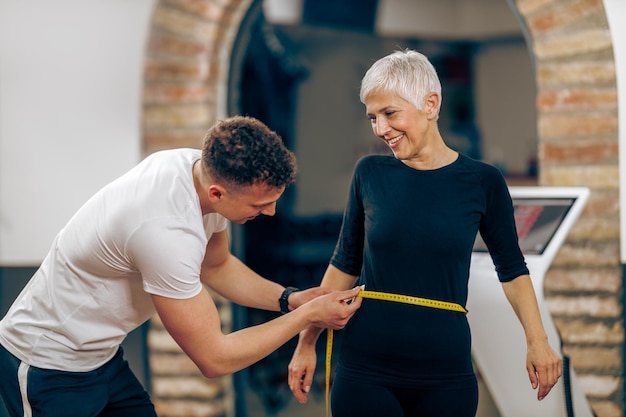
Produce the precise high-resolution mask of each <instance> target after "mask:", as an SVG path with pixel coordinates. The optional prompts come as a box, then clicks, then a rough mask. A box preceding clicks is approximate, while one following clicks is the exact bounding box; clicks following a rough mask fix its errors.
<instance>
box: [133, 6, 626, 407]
mask: <svg viewBox="0 0 626 417" xmlns="http://www.w3.org/2000/svg"><path fill="white" fill-rule="evenodd" d="M252 1H253V0H159V1H158V2H157V5H156V7H155V10H154V13H153V18H152V29H151V34H150V42H149V45H148V51H147V63H146V68H145V91H144V120H143V135H144V153H145V154H148V153H151V152H153V151H155V150H159V149H165V148H173V147H181V146H190V147H199V146H200V142H201V139H202V137H203V136H204V132H205V131H206V128H207V127H208V126H209V125H210V124H212V123H213V122H214V121H215V120H217V118H218V117H221V116H223V115H224V114H225V112H226V88H227V79H228V73H229V70H230V68H229V62H230V54H231V52H232V47H233V42H234V38H235V36H236V34H237V31H238V29H239V26H240V24H241V21H242V18H243V16H244V14H245V13H246V11H247V10H248V9H249V8H250V6H251V4H252ZM255 1H256V0H255ZM503 1H504V0H503ZM509 2H510V3H511V4H512V5H513V7H514V8H515V9H516V11H517V12H518V13H519V16H520V19H521V20H522V22H523V25H525V27H526V29H527V32H528V34H529V36H528V40H529V43H530V45H529V48H530V53H531V54H532V55H533V58H534V60H535V63H536V66H535V69H536V77H537V91H538V94H537V110H538V126H537V130H538V136H539V142H540V143H539V150H540V154H539V167H540V177H539V183H540V185H543V186H586V187H589V188H590V189H591V197H590V201H589V203H588V205H587V207H586V209H585V211H584V213H583V214H582V216H581V218H580V220H579V221H578V222H577V224H576V225H575V226H574V228H573V229H572V231H571V233H570V236H569V237H568V240H567V242H566V243H565V244H564V246H563V248H562V250H561V251H560V252H559V254H558V255H557V257H556V258H555V261H554V263H553V265H552V268H551V269H550V271H549V272H548V274H547V276H546V284H545V285H546V288H545V293H546V296H547V299H548V303H549V307H550V309H551V311H552V313H553V315H554V318H555V321H556V324H557V326H558V328H559V330H560V332H561V334H562V337H563V339H564V342H565V348H566V351H567V353H568V354H569V355H570V357H571V359H572V364H573V366H574V368H575V370H576V373H577V376H578V380H579V382H580V383H581V385H582V388H583V390H584V391H585V393H586V394H587V396H588V398H589V401H590V403H591V405H592V407H593V409H594V411H595V413H596V414H597V415H598V417H614V416H623V415H624V413H623V408H624V398H623V384H624V382H623V375H622V370H623V342H624V326H623V323H622V301H621V300H622V299H621V292H622V269H621V264H620V258H619V214H618V205H619V195H618V192H619V188H618V187H619V181H618V169H619V168H618V158H617V149H618V139H617V134H618V131H617V129H618V126H617V95H616V79H615V67H614V61H613V53H612V43H611V37H610V33H609V30H608V23H607V19H606V14H605V11H604V8H603V3H602V0H517V1H515V0H509ZM512 82H514V81H513V80H512ZM216 300H217V302H218V304H219V305H220V309H221V312H222V315H223V316H224V323H226V326H228V324H229V322H230V319H229V313H230V308H229V305H228V304H227V303H226V302H224V300H221V299H219V298H218V297H216ZM225 331H228V327H226V328H225ZM149 348H150V366H151V373H152V375H151V381H152V392H153V397H154V400H155V404H156V406H157V410H158V412H159V415H161V416H172V417H179V416H198V417H200V416H202V417H204V416H207V417H208V416H227V415H232V403H233V392H232V384H231V382H230V378H220V379H215V380H206V379H205V378H203V377H202V376H201V375H200V374H199V372H198V371H197V370H196V369H195V366H194V365H193V364H192V363H191V362H190V361H189V360H188V359H187V358H186V357H185V355H183V354H182V352H181V351H180V349H179V348H178V347H177V346H176V344H175V343H174V342H173V341H172V340H171V338H169V336H168V335H167V333H166V332H165V331H164V330H163V328H162V327H161V325H160V323H159V321H158V318H155V319H154V320H152V327H151V330H150V333H149Z"/></svg>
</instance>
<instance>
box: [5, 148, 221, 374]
mask: <svg viewBox="0 0 626 417" xmlns="http://www.w3.org/2000/svg"><path fill="white" fill-rule="evenodd" d="M200 157H201V152H200V151H199V150H196V149H177V150H168V151H162V152H157V153H155V154H152V155H150V156H149V157H147V158H146V159H145V160H144V161H142V162H141V163H140V164H139V165H137V166H136V167H135V168H133V169H132V170H130V171H129V172H127V173H126V174H124V175H123V176H121V177H120V178H118V179H117V180H115V181H113V182H112V183H110V184H108V185H107V186H105V187H104V188H103V189H101V190H100V191H99V192H98V193H96V194H95V195H94V196H93V197H92V198H91V199H89V200H88V201H87V202H86V203H85V204H84V205H83V206H82V207H81V208H80V209H79V210H78V212H77V213H76V214H75V215H74V216H73V217H72V218H71V219H70V221H69V222H68V223H67V225H66V226H65V227H64V228H63V229H62V230H61V231H60V232H59V234H58V235H57V236H56V238H55V239H54V242H53V244H52V247H51V249H50V252H49V253H48V254H47V256H46V258H45V259H44V261H43V263H42V265H41V267H40V268H39V269H38V270H37V272H36V273H35V275H34V276H33V277H32V278H31V280H30V281H29V283H28V284H27V286H26V287H25V288H24V290H23V291H22V293H21V294H20V295H19V296H18V298H17V300H16V301H15V302H14V304H13V305H12V306H11V308H10V309H9V311H8V313H7V314H6V316H5V317H4V318H3V319H2V321H0V344H2V345H3V346H4V347H5V348H6V349H7V350H8V351H9V352H11V353H12V354H13V355H15V356H16V357H18V358H19V359H20V360H22V361H23V362H25V363H27V364H29V365H31V366H36V367H39V368H47V369H58V370H65V371H90V370H93V369H96V368H98V367H99V366H101V365H102V364H104V363H106V362H107V361H108V360H109V359H110V358H112V357H113V355H115V353H116V352H117V350H118V347H119V345H120V344H121V343H122V341H123V340H124V338H125V337H126V335H127V334H128V333H129V332H130V331H131V330H133V329H135V328H137V327H138V326H140V325H141V324H142V323H144V322H145V321H146V320H148V319H149V318H150V317H151V316H152V315H153V314H154V313H155V309H154V305H153V304H152V300H151V297H150V294H157V295H161V296H164V297H171V298H178V299H184V298H190V297H193V296H195V295H197V294H198V293H199V292H200V291H201V290H202V283H201V282H200V267H201V264H202V260H203V258H204V253H205V250H206V245H207V242H208V240H209V238H210V237H211V235H212V234H213V233H217V232H221V231H223V230H225V229H226V227H227V220H226V219H225V218H224V217H222V216H221V215H219V214H216V213H212V214H208V215H205V216H202V213H201V209H200V202H199V200H198V195H197V193H196V190H195V188H194V182H193V177H192V166H193V163H194V162H195V161H196V160H198V159H200Z"/></svg>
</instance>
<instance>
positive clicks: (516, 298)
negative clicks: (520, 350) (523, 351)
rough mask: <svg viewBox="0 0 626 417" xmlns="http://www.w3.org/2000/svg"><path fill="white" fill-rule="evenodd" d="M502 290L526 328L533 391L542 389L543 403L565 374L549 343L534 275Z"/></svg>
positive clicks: (507, 284)
mask: <svg viewBox="0 0 626 417" xmlns="http://www.w3.org/2000/svg"><path fill="white" fill-rule="evenodd" d="M502 288H503V289H504V293H505V295H506V298H507V299H508V300H509V303H511V306H512V307H513V310H514V311H515V314H516V315H517V317H518V319H519V321H520V323H521V324H522V327H523V328H524V333H525V334H526V344H527V355H526V370H527V371H528V377H529V379H530V383H531V385H532V387H533V389H536V388H537V387H539V390H538V392H537V398H538V399H539V400H542V399H544V398H545V396H546V395H548V393H549V392H550V390H551V389H552V387H553V386H554V385H555V384H556V382H557V381H558V379H559V377H560V376H561V374H562V373H563V364H562V362H561V358H560V356H559V355H558V354H557V353H556V352H555V351H554V350H553V349H552V347H550V345H549V343H548V336H547V334H546V332H545V330H544V327H543V323H542V321H541V315H540V313H539V306H538V304H537V298H536V295H535V290H534V289H533V284H532V281H531V279H530V276H528V275H522V276H519V277H517V278H515V279H514V280H512V281H509V282H505V283H503V284H502Z"/></svg>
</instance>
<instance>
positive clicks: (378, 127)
mask: <svg viewBox="0 0 626 417" xmlns="http://www.w3.org/2000/svg"><path fill="white" fill-rule="evenodd" d="M372 128H373V129H374V134H375V135H376V136H378V137H381V138H382V137H383V136H385V133H387V132H388V131H389V124H388V123H387V121H386V120H384V119H381V118H377V119H376V121H374V122H372Z"/></svg>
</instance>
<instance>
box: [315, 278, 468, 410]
mask: <svg viewBox="0 0 626 417" xmlns="http://www.w3.org/2000/svg"><path fill="white" fill-rule="evenodd" d="M358 296H359V297H363V298H371V299H374V300H382V301H391V302H394V303H404V304H412V305H416V306H422V307H429V308H438V309H441V310H449V311H456V312H459V313H463V314H467V310H466V309H465V307H463V306H462V305H460V304H457V303H452V302H449V301H439V300H431V299H429V298H421V297H413V296H411V295H402V294H393V293H389V292H380V291H366V290H362V291H360V292H359V295H358ZM332 355H333V329H327V330H326V381H325V382H326V417H330V401H329V400H330V373H331V359H332Z"/></svg>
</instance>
